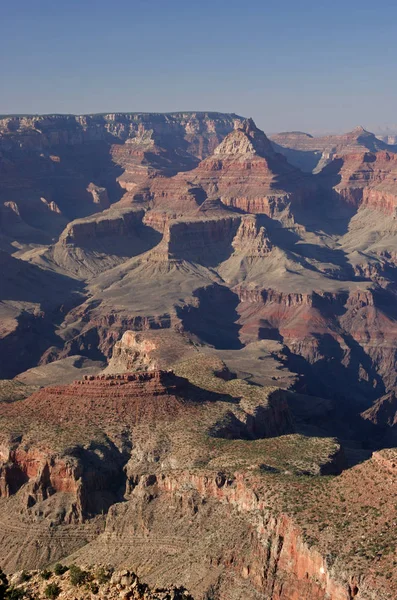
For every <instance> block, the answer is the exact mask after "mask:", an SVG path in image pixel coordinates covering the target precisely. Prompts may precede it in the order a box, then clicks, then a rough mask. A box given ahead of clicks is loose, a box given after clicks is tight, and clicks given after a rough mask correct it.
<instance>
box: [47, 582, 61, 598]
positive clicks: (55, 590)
mask: <svg viewBox="0 0 397 600" xmlns="http://www.w3.org/2000/svg"><path fill="white" fill-rule="evenodd" d="M60 593H61V588H60V587H59V585H58V584H57V583H55V581H54V582H53V583H49V584H48V585H47V587H46V589H45V590H44V594H45V597H46V598H52V599H53V598H58V596H59V594H60Z"/></svg>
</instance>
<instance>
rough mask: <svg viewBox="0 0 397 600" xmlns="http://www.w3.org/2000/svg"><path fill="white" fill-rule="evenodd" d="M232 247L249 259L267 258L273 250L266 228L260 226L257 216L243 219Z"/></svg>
mask: <svg viewBox="0 0 397 600" xmlns="http://www.w3.org/2000/svg"><path fill="white" fill-rule="evenodd" d="M232 246H233V248H234V249H235V251H236V252H241V253H244V254H245V255H246V256H247V257H249V258H256V257H261V256H266V255H267V254H268V253H269V252H270V251H271V249H272V243H271V241H270V240H269V237H268V235H267V232H266V229H265V227H264V226H263V225H259V224H258V221H257V219H256V217H255V216H244V217H243V218H242V219H241V225H240V227H239V229H238V230H237V233H236V236H235V238H234V239H233V242H232Z"/></svg>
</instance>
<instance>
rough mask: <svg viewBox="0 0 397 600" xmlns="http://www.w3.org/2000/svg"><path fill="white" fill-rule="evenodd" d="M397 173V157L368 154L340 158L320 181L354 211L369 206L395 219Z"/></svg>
mask: <svg viewBox="0 0 397 600" xmlns="http://www.w3.org/2000/svg"><path fill="white" fill-rule="evenodd" d="M396 172H397V154H394V153H391V152H377V153H369V152H365V153H360V154H348V155H345V156H342V157H340V156H336V157H335V158H334V159H333V160H332V162H330V164H329V165H328V166H327V167H326V168H325V169H324V170H323V171H322V173H321V174H320V176H319V177H320V179H323V180H324V181H327V185H329V184H331V185H333V189H334V192H335V195H336V196H337V197H338V198H340V199H341V200H342V201H343V202H346V203H348V204H349V205H351V206H352V207H353V208H356V209H357V208H358V207H360V206H367V207H369V208H372V209H374V210H380V211H382V212H385V213H387V214H389V215H392V216H394V215H395V212H396V206H397V204H396V195H395V184H394V182H395V177H396ZM332 180H334V181H333V183H332Z"/></svg>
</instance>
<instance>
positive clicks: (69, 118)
mask: <svg viewBox="0 0 397 600" xmlns="http://www.w3.org/2000/svg"><path fill="white" fill-rule="evenodd" d="M239 119H240V117H238V116H237V115H234V114H230V115H229V114H223V113H203V112H201V113H183V112H182V113H168V114H161V113H113V114H105V115H76V116H74V115H43V116H23V117H6V118H3V119H0V140H1V143H0V148H2V149H5V150H8V149H10V148H12V147H13V146H14V144H15V145H16V144H19V146H20V147H22V148H24V149H35V150H43V149H45V148H47V147H51V146H57V145H62V144H67V145H77V144H82V143H85V142H96V141H108V140H115V141H118V140H119V141H125V140H127V139H129V138H134V137H136V136H137V134H138V133H143V132H147V131H154V132H155V133H156V134H157V135H160V136H162V137H164V138H167V137H168V138H169V139H171V140H172V141H173V144H174V145H175V138H178V137H179V138H180V139H181V140H184V139H185V138H186V142H185V143H186V144H188V145H190V146H191V147H192V150H193V151H192V154H193V155H197V157H199V158H202V157H203V156H205V154H206V153H207V154H208V153H210V152H211V151H212V150H213V149H214V147H215V145H217V144H218V143H219V141H220V139H221V138H222V137H224V136H225V135H226V134H227V133H229V131H230V130H231V129H232V128H233V123H234V121H235V120H239Z"/></svg>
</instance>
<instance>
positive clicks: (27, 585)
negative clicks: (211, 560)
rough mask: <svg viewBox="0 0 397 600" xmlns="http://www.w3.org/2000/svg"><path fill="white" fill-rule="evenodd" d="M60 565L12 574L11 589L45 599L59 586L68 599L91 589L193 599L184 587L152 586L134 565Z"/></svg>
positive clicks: (156, 599) (143, 597) (79, 599)
mask: <svg viewBox="0 0 397 600" xmlns="http://www.w3.org/2000/svg"><path fill="white" fill-rule="evenodd" d="M56 566H57V568H56V569H54V572H52V571H50V570H47V571H46V577H42V573H40V572H38V571H26V570H25V571H17V572H16V573H13V574H11V575H9V577H8V583H9V584H10V585H9V588H8V590H9V593H12V594H14V595H16V594H20V595H23V596H27V595H29V597H34V598H36V599H37V600H44V599H45V598H48V595H49V593H51V591H54V590H55V591H54V594H55V593H58V595H59V594H62V598H65V600H84V599H85V598H86V597H87V589H89V590H90V593H92V594H94V595H100V597H103V598H106V600H120V599H121V600H128V599H130V600H193V597H192V596H191V595H190V594H189V593H188V592H187V590H185V589H184V588H182V587H179V588H176V587H174V586H169V587H167V588H162V589H159V588H156V587H153V588H150V587H149V586H148V585H147V584H146V583H143V581H140V580H139V578H138V577H137V575H136V573H134V572H133V571H131V570H130V569H121V570H119V571H117V570H114V569H113V568H109V567H104V566H103V565H97V566H92V565H91V566H90V567H87V566H86V565H83V566H76V565H75V564H73V565H72V566H71V568H70V570H69V567H67V566H65V565H61V564H60V563H58V564H57V565H56ZM3 577H4V574H3ZM3 580H4V579H3ZM76 581H77V582H78V583H76Z"/></svg>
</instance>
